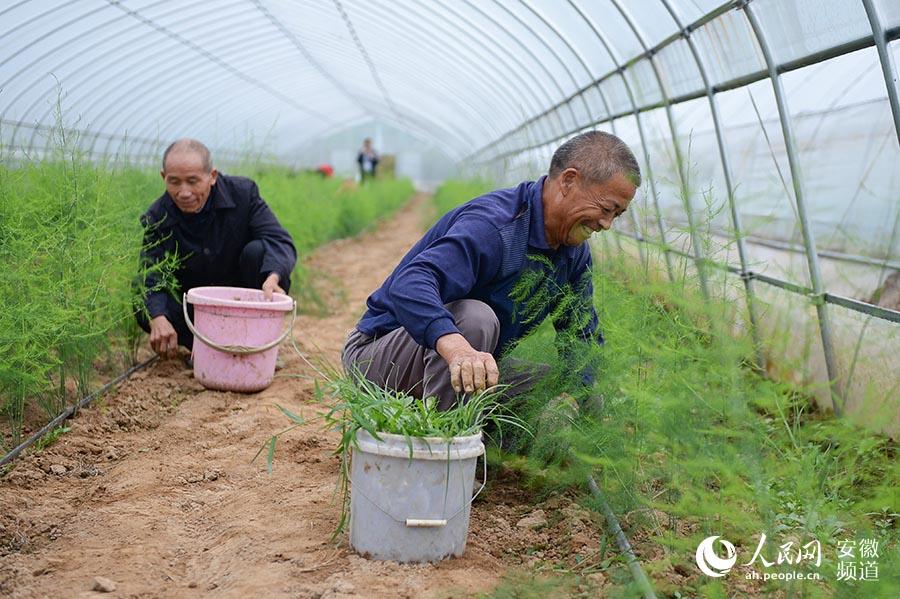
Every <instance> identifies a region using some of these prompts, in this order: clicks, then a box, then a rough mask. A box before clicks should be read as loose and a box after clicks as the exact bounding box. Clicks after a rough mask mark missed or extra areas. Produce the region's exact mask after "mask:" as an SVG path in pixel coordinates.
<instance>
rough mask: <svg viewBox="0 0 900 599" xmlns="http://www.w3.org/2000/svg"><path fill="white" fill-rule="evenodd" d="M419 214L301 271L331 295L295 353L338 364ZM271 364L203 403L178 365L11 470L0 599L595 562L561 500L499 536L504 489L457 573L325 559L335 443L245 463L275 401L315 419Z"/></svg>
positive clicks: (293, 448) (276, 593)
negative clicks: (252, 384)
mask: <svg viewBox="0 0 900 599" xmlns="http://www.w3.org/2000/svg"><path fill="white" fill-rule="evenodd" d="M423 200H424V198H423V197H421V196H420V197H417V198H416V200H415V201H414V202H412V203H411V204H410V205H409V206H408V207H407V208H405V209H404V210H402V211H401V212H400V213H398V215H397V216H396V217H395V218H393V219H392V220H391V221H390V222H388V223H385V224H384V225H382V226H381V227H380V228H379V229H378V230H377V231H375V232H373V233H370V234H366V235H364V236H362V237H360V238H356V239H351V240H341V241H337V242H334V243H331V244H329V245H327V246H325V247H323V248H321V249H320V250H319V251H318V252H317V253H316V254H315V255H314V256H312V257H311V259H310V260H309V266H310V267H311V268H313V269H314V270H316V271H321V273H322V274H323V275H324V279H325V280H327V281H331V282H332V283H334V284H335V285H336V286H337V287H336V288H337V289H338V290H339V292H337V293H330V294H329V296H328V297H325V301H326V303H327V304H328V306H329V308H330V311H329V314H328V315H326V316H321V317H317V316H303V317H300V318H298V322H297V324H296V328H295V336H296V338H297V339H298V340H299V342H300V344H301V346H303V347H304V349H305V350H306V352H307V353H308V354H310V355H312V356H314V357H315V358H317V359H322V358H324V359H327V360H329V361H330V362H331V363H333V364H338V363H339V361H338V358H339V353H340V349H341V346H342V344H343V340H344V337H345V335H346V333H347V331H348V330H349V329H350V328H351V327H352V326H353V324H354V323H355V322H356V320H357V319H358V317H359V316H360V314H361V312H362V309H363V306H364V301H365V298H366V296H367V295H368V294H369V293H371V291H372V290H373V289H375V288H376V287H377V286H378V285H379V284H380V283H381V281H382V280H383V279H384V278H385V277H386V276H387V275H388V274H389V272H390V270H391V269H392V268H393V266H394V265H395V264H396V263H397V261H398V260H399V259H400V257H401V256H402V255H403V254H404V253H405V252H406V250H407V249H408V248H409V247H410V246H411V245H412V243H414V242H415V240H416V239H417V238H418V236H419V235H420V233H421V225H422V222H423V221H422V216H421V209H422V206H423ZM282 356H283V357H284V358H285V361H286V368H285V369H284V370H283V371H282V372H281V373H282V374H283V375H288V376H279V377H278V378H277V379H276V381H275V382H274V383H273V384H272V386H271V387H270V388H269V389H267V390H265V391H264V392H262V393H258V394H253V395H241V394H235V393H221V392H213V391H207V390H205V389H204V388H203V387H201V386H200V385H199V383H197V382H196V381H194V380H193V378H191V374H190V371H187V370H185V369H184V368H183V367H182V366H181V365H180V362H176V361H168V362H163V363H158V364H156V365H155V366H154V367H152V368H151V369H148V370H147V371H144V372H141V373H138V374H137V375H135V376H134V377H132V379H130V380H129V381H127V382H126V383H124V384H123V385H122V386H121V387H120V388H119V389H118V390H117V391H116V392H115V393H113V394H110V395H108V396H107V397H106V398H104V399H103V400H102V401H101V402H99V403H98V404H96V405H94V406H92V407H91V408H89V409H87V410H85V411H83V412H82V413H81V414H80V415H79V416H78V417H77V418H76V419H75V420H73V421H71V423H70V426H71V432H69V433H68V434H66V435H63V436H62V437H61V438H60V440H59V441H58V442H57V443H56V444H55V445H53V446H51V447H50V448H47V449H45V450H43V451H42V452H38V453H31V454H30V455H28V456H26V457H25V458H23V459H21V460H19V462H18V463H17V464H16V467H15V469H14V470H13V471H12V472H10V473H9V474H8V475H7V476H6V477H5V478H3V479H0V596H12V597H46V596H51V595H52V596H76V597H77V596H84V597H90V596H94V595H96V596H103V595H101V594H99V593H93V592H92V590H91V589H92V586H93V580H94V577H96V576H101V577H105V578H108V579H110V580H112V581H114V582H115V584H116V591H115V594H114V596H120V597H200V596H217V597H218V596H221V597H310V598H326V597H327V598H335V597H351V596H359V597H456V596H469V595H471V594H472V593H475V592H477V591H483V590H488V589H490V588H492V587H494V586H495V585H496V584H497V583H498V582H499V581H500V577H501V576H502V575H503V574H504V572H506V571H507V570H508V569H509V568H518V567H527V566H528V565H530V564H533V563H534V562H536V561H537V560H539V559H545V558H550V557H554V556H555V557H559V558H560V559H566V556H571V555H573V554H574V553H579V554H581V556H582V558H584V557H586V556H587V557H589V556H590V555H591V553H592V552H595V551H596V549H597V546H598V545H599V543H598V536H599V535H598V534H597V533H596V525H597V522H596V518H595V517H593V516H592V515H591V514H588V513H586V512H584V511H583V510H580V509H578V508H577V507H575V506H574V505H572V504H571V503H570V502H569V501H568V500H566V499H564V498H557V499H556V501H557V505H556V506H555V507H556V508H559V509H558V511H559V513H560V514H561V515H560V516H558V517H551V518H550V523H549V524H548V525H546V526H544V527H543V528H540V527H538V529H535V528H534V527H530V526H527V525H524V524H523V525H517V524H518V523H519V521H520V519H521V518H522V517H524V516H526V515H528V514H530V513H531V512H532V510H534V508H535V506H532V505H529V503H530V502H529V499H528V497H527V494H526V493H525V492H524V491H522V490H520V489H519V488H518V487H517V486H516V485H515V484H514V482H515V481H513V480H508V479H509V476H507V477H505V478H504V477H503V476H501V478H500V479H497V478H496V477H495V478H494V479H493V480H492V485H491V488H490V489H489V492H488V493H487V494H486V495H487V497H486V499H485V500H479V501H478V502H477V503H476V504H475V508H474V510H473V515H472V526H471V532H470V536H469V544H468V549H467V551H466V554H465V556H463V557H462V558H459V559H452V560H447V561H445V562H442V563H440V564H436V565H431V564H427V565H400V564H396V563H390V562H387V563H383V562H374V561H368V560H365V559H362V558H360V557H358V556H356V555H354V554H353V553H352V552H351V551H350V550H349V549H348V547H347V542H346V538H342V539H341V540H340V542H339V543H338V544H337V545H335V544H334V543H330V542H329V537H330V536H331V533H332V531H333V530H334V527H335V525H336V522H337V519H338V515H339V510H338V507H337V504H336V503H335V502H334V501H333V493H334V489H335V482H336V480H337V474H338V462H337V459H336V458H335V457H333V456H332V455H331V452H332V450H333V448H334V447H335V446H336V444H337V436H336V435H335V434H332V433H326V432H323V430H322V428H321V424H319V423H311V424H307V425H304V426H303V427H302V428H301V429H299V430H296V431H294V432H293V433H291V434H290V435H289V436H287V437H286V438H285V439H284V440H283V441H282V442H280V443H279V445H278V450H277V452H276V457H275V468H274V472H273V473H272V474H268V473H267V472H266V470H265V464H264V461H263V460H259V461H257V462H256V463H251V461H250V460H251V458H252V457H253V455H254V454H255V453H256V451H257V450H258V449H259V447H260V446H261V445H262V444H263V443H264V442H265V440H266V438H267V437H268V436H269V435H271V434H272V433H273V432H275V431H277V430H280V429H281V428H283V427H284V426H285V425H286V424H287V421H286V419H285V418H284V416H282V415H281V414H280V413H279V412H278V411H277V410H276V409H275V408H274V404H275V403H278V404H281V405H284V406H286V407H289V408H290V409H292V410H295V411H296V412H300V413H303V414H305V415H306V416H311V415H313V414H315V413H316V412H317V411H318V410H320V409H321V408H320V407H319V406H318V405H316V404H315V402H314V400H313V395H312V382H311V379H310V377H309V375H310V374H312V371H311V369H309V368H308V367H307V366H306V365H305V364H304V363H303V362H302V361H301V360H300V358H299V357H298V356H297V355H296V354H294V353H293V352H290V351H288V350H287V349H286V348H282ZM290 375H294V376H290ZM296 375H305V376H303V377H297V376H296ZM545 505H546V504H545ZM538 519H540V518H539V516H538ZM595 576H598V575H595ZM599 576H600V577H602V576H603V575H602V574H600V575H599ZM597 582H598V583H602V580H598V581H597Z"/></svg>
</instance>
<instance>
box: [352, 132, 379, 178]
mask: <svg viewBox="0 0 900 599" xmlns="http://www.w3.org/2000/svg"><path fill="white" fill-rule="evenodd" d="M356 162H358V163H359V181H360V183H365V182H366V181H367V180H368V179H374V178H375V170H376V169H377V168H378V153H377V152H376V151H375V149H374V148H373V147H372V140H371V139H370V138H368V137H367V138H365V139H364V140H363V145H362V148H360V150H359V154H357V156H356Z"/></svg>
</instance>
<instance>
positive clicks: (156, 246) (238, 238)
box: [141, 173, 297, 318]
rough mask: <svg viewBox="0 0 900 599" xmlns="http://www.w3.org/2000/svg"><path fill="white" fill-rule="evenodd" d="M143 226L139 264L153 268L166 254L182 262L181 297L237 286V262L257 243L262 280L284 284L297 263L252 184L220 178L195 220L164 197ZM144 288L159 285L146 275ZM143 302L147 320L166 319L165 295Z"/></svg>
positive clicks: (289, 242) (151, 296)
mask: <svg viewBox="0 0 900 599" xmlns="http://www.w3.org/2000/svg"><path fill="white" fill-rule="evenodd" d="M141 224H142V225H143V226H144V250H143V251H142V252H141V261H142V264H144V265H145V266H151V265H153V264H156V263H157V262H159V261H160V260H162V259H163V257H164V256H165V255H166V253H167V252H169V253H176V254H177V255H178V256H181V257H182V258H183V261H182V264H181V267H180V268H179V269H178V272H177V274H176V277H177V279H178V282H179V284H180V287H181V291H182V292H184V291H187V290H188V289H191V288H193V287H201V286H204V285H224V286H239V284H240V281H239V278H238V259H239V257H240V255H241V252H242V251H243V249H244V246H245V245H247V244H248V243H249V242H250V241H253V240H255V239H258V240H260V241H262V243H263V246H264V249H265V254H264V256H263V264H262V268H261V269H260V274H262V275H267V274H269V273H272V272H277V273H278V275H279V277H280V279H281V281H287V280H288V278H289V277H290V275H291V272H292V271H293V270H294V264H295V263H296V262H297V250H296V249H295V248H294V242H293V240H292V239H291V236H290V234H289V233H288V232H287V231H285V230H284V228H283V227H282V226H281V224H280V223H279V222H278V219H277V218H276V217H275V215H274V214H273V213H272V211H271V210H270V209H269V206H268V205H267V204H266V203H265V202H264V201H263V199H262V198H261V197H259V188H258V187H257V186H256V183H254V182H253V181H251V180H250V179H247V178H245V177H230V176H228V175H223V174H221V173H220V174H219V176H218V177H217V179H216V184H215V185H213V187H212V190H211V191H210V195H209V199H208V200H207V202H206V204H205V205H204V207H203V209H202V210H201V211H200V212H199V213H198V214H185V213H183V212H182V211H181V210H179V209H178V207H177V206H176V205H175V203H174V202H173V201H172V198H171V197H170V196H169V194H168V192H166V193H163V195H162V196H160V197H159V198H158V199H157V200H156V201H155V202H153V204H151V205H150V208H149V209H148V210H147V212H146V213H144V215H143V216H142V217H141ZM145 283H146V286H147V288H148V289H153V288H154V287H155V286H156V285H157V284H158V283H159V280H158V277H157V276H156V275H155V274H154V273H152V272H150V273H148V274H147V276H146V277H145ZM144 301H145V304H146V306H147V310H148V311H149V312H150V318H155V317H156V316H159V315H160V314H164V313H165V311H166V292H165V291H150V292H149V293H148V294H147V295H146V297H145V300H144Z"/></svg>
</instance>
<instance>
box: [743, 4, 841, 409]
mask: <svg viewBox="0 0 900 599" xmlns="http://www.w3.org/2000/svg"><path fill="white" fill-rule="evenodd" d="M743 9H744V13H745V14H746V15H747V19H748V20H749V22H750V27H752V28H753V34H754V35H755V36H756V39H757V41H758V42H759V48H760V50H761V51H762V53H763V58H764V59H765V61H766V66H767V67H768V69H769V79H771V80H772V88H773V91H774V93H775V103H776V106H777V107H778V118H779V120H780V121H781V132H782V134H783V135H784V147H785V151H786V152H787V157H788V165H789V166H790V169H791V180H792V181H793V184H794V198H795V200H796V202H797V214H798V216H799V218H800V231H801V233H802V234H803V244H804V246H805V247H806V260H807V264H808V266H809V278H810V283H811V284H812V289H813V295H812V298H811V299H812V301H813V303H815V305H816V313H817V315H818V317H819V332H820V333H821V335H822V351H823V353H824V354H825V369H826V370H827V372H828V382H829V385H830V388H831V401H832V405H833V406H834V413H835V414H836V415H838V416H840V415H841V411H842V406H841V402H840V395H839V392H838V381H837V366H836V364H835V361H834V346H833V344H832V339H831V324H830V321H829V319H828V309H827V307H826V302H825V299H824V296H825V290H824V289H823V286H822V276H821V274H820V273H819V255H818V253H817V252H816V240H815V237H814V235H813V231H812V228H811V227H810V224H809V217H808V215H807V212H806V196H805V193H804V189H803V177H802V175H801V173H800V161H799V157H798V154H797V146H796V142H795V138H794V131H793V125H792V123H791V115H790V112H789V111H788V106H787V102H786V101H785V97H784V88H783V87H782V86H781V78H780V76H779V75H778V70H777V69H776V67H775V61H774V59H773V57H772V52H771V49H770V48H769V43H768V40H767V39H766V37H765V35H764V34H763V32H762V28H761V27H760V25H759V21H758V20H757V18H756V14H754V11H753V7H752V6H751V5H750V4H749V3H748V4H745V5H744V7H743Z"/></svg>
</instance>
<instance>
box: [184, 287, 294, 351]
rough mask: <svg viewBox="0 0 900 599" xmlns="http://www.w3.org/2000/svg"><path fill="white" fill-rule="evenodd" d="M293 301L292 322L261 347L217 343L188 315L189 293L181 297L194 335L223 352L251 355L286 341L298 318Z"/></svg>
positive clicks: (185, 317) (185, 314) (185, 315)
mask: <svg viewBox="0 0 900 599" xmlns="http://www.w3.org/2000/svg"><path fill="white" fill-rule="evenodd" d="M292 301H293V303H294V306H293V308H292V314H291V324H290V325H288V327H287V328H286V329H285V330H284V332H283V333H281V335H279V336H278V338H277V339H275V340H274V341H270V342H269V343H266V344H265V345H262V346H260V347H248V346H246V345H221V344H219V343H216V342H215V341H212V340H211V339H209V338H208V337H206V336H205V335H204V334H203V333H201V332H200V331H198V330H197V329H195V328H194V323H192V322H191V319H190V317H189V316H188V310H187V305H188V301H187V293H185V294H184V295H183V296H182V298H181V309H182V310H183V311H184V322H185V323H187V327H188V329H189V330H190V331H191V333H193V334H194V337H196V338H197V339H199V340H200V341H202V342H203V343H205V344H206V345H208V346H210V347H211V348H213V349H217V350H219V351H221V352H225V353H227V354H234V355H236V356H249V355H251V354H258V353H261V352H264V351H266V350H270V349H272V348H273V347H275V346H276V345H278V344H279V343H281V342H282V341H284V340H285V339H287V336H288V335H289V334H290V332H291V331H293V330H294V321H295V320H297V300H292Z"/></svg>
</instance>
